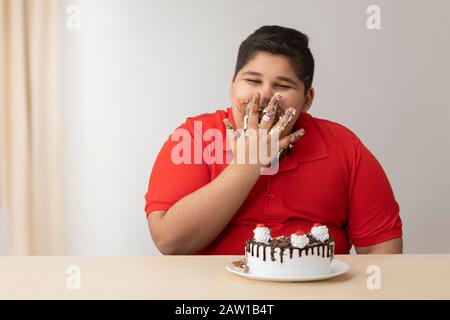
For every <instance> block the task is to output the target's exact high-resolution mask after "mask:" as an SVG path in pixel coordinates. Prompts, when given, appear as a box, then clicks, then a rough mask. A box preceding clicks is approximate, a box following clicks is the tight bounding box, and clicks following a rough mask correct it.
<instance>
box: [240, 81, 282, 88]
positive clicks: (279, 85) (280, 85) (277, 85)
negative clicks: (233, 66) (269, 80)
mask: <svg viewBox="0 0 450 320" xmlns="http://www.w3.org/2000/svg"><path fill="white" fill-rule="evenodd" d="M245 81H248V82H253V83H261V81H260V80H253V79H245ZM275 86H276V87H281V88H290V86H285V85H282V84H276V85H275Z"/></svg>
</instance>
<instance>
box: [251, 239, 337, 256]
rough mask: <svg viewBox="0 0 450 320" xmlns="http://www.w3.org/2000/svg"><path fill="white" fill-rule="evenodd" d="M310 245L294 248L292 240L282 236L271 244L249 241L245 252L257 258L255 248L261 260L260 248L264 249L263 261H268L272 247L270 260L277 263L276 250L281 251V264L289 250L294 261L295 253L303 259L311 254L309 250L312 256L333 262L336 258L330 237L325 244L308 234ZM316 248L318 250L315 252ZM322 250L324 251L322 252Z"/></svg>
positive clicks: (270, 242)
mask: <svg viewBox="0 0 450 320" xmlns="http://www.w3.org/2000/svg"><path fill="white" fill-rule="evenodd" d="M308 238H309V241H310V242H309V244H307V245H306V246H305V247H304V248H302V249H301V248H297V247H294V246H292V244H291V239H290V238H289V237H285V236H281V237H278V238H275V239H272V240H270V241H269V243H268V244H267V243H262V242H256V241H255V240H254V239H249V240H247V242H246V243H245V250H246V252H249V253H250V254H251V255H252V256H255V252H254V248H255V247H256V257H257V258H259V248H260V247H262V250H263V261H266V248H267V247H270V259H271V260H272V261H275V260H276V259H275V249H277V248H278V249H279V251H280V252H279V257H280V262H281V263H283V253H284V251H285V250H286V249H287V250H289V258H291V259H292V257H293V254H294V251H295V250H297V251H298V256H299V257H302V253H303V252H304V253H305V256H308V255H309V254H310V252H309V250H310V249H311V255H312V256H313V255H317V256H319V257H320V256H322V257H323V258H325V255H326V257H327V258H330V260H333V258H334V241H333V237H332V236H330V239H328V240H326V241H325V242H321V241H319V240H316V239H314V238H313V237H312V236H311V235H309V234H308ZM315 248H316V250H314V249H315ZM321 249H322V250H321ZM314 251H315V252H314Z"/></svg>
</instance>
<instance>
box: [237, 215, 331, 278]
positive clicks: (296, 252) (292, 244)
mask: <svg viewBox="0 0 450 320" xmlns="http://www.w3.org/2000/svg"><path fill="white" fill-rule="evenodd" d="M253 233H254V237H253V238H251V239H248V240H247V241H246V244H245V259H243V260H241V262H240V267H242V268H244V269H245V270H246V271H247V272H249V273H250V274H252V275H256V276H263V277H271V278H297V277H309V276H320V275H326V274H329V273H330V272H331V263H332V261H333V258H334V241H333V237H332V236H330V235H329V233H328V228H327V227H326V226H324V225H320V224H317V223H316V224H315V225H314V226H313V227H312V229H311V231H310V232H309V233H305V232H304V231H303V230H301V229H298V230H297V231H296V232H295V233H293V234H291V235H290V236H285V235H282V236H279V237H275V238H272V235H271V230H270V229H269V228H268V227H266V226H265V225H263V224H258V225H256V228H255V229H254V230H253Z"/></svg>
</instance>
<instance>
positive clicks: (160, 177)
mask: <svg viewBox="0 0 450 320" xmlns="http://www.w3.org/2000/svg"><path fill="white" fill-rule="evenodd" d="M191 130H192V129H190V126H188V125H187V124H186V123H185V124H183V125H181V126H180V127H178V128H177V129H175V131H174V132H173V133H172V134H171V135H170V136H169V138H168V139H167V141H166V142H165V143H164V145H163V147H162V148H161V150H160V152H159V154H158V156H157V157H156V160H155V163H154V165H153V168H152V172H151V174H150V179H149V183H148V190H147V193H146V194H145V212H146V215H147V217H148V215H149V214H150V212H152V211H157V210H163V211H165V210H168V209H169V208H170V207H171V206H172V205H173V204H175V203H176V202H177V201H178V200H180V199H182V198H183V197H185V196H187V195H189V194H190V193H192V192H194V191H196V190H197V189H199V188H201V187H202V186H204V185H206V184H207V183H209V182H210V180H211V174H210V170H209V166H208V165H207V164H206V163H204V162H203V161H197V160H196V159H198V158H199V157H198V154H199V150H200V155H201V151H202V149H203V145H202V142H201V141H198V140H195V139H194V135H193V133H192V131H191ZM181 143H183V146H184V147H185V148H184V149H183V148H182V147H181V146H182V145H181ZM195 152H197V156H195V155H194V154H195ZM183 158H184V159H185V160H186V159H188V160H189V161H183V160H182V159H183ZM200 158H201V157H200Z"/></svg>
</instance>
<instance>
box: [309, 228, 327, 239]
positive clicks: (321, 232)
mask: <svg viewBox="0 0 450 320" xmlns="http://www.w3.org/2000/svg"><path fill="white" fill-rule="evenodd" d="M311 235H312V236H313V237H314V238H315V239H317V240H320V241H322V242H325V241H326V240H328V239H329V238H330V235H329V234H328V228H327V226H318V227H313V228H312V229H311Z"/></svg>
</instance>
